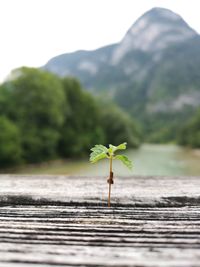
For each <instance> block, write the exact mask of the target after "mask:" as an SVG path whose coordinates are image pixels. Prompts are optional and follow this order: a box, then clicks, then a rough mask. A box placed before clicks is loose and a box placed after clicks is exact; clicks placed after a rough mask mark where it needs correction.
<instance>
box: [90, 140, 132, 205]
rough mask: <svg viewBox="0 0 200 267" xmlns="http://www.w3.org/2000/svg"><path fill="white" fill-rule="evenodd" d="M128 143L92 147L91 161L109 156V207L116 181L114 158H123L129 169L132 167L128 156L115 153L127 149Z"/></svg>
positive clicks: (94, 161)
mask: <svg viewBox="0 0 200 267" xmlns="http://www.w3.org/2000/svg"><path fill="white" fill-rule="evenodd" d="M126 144H127V143H122V144H120V145H118V146H113V145H109V148H107V147H105V146H103V145H95V146H94V147H93V148H91V151H92V153H91V154H90V162H91V163H96V162H97V161H99V160H101V159H104V158H107V159H109V162H110V175H109V178H108V180H107V182H108V184H109V190H108V207H110V195H111V185H112V184H113V183H114V181H113V178H114V173H113V167H112V164H113V160H114V159H118V160H121V162H122V163H123V164H124V165H125V166H126V167H128V168H129V169H131V168H132V162H131V161H130V160H129V159H128V157H127V156H124V155H115V153H116V151H117V150H124V149H126Z"/></svg>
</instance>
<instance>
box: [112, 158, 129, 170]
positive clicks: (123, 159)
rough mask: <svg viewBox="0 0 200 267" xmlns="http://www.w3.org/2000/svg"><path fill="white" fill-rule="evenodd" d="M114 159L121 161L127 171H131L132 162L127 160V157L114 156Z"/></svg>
mask: <svg viewBox="0 0 200 267" xmlns="http://www.w3.org/2000/svg"><path fill="white" fill-rule="evenodd" d="M115 159H119V160H121V161H122V162H123V163H124V165H125V166H126V167H128V168H129V169H132V162H131V161H130V160H129V159H128V157H127V156H124V155H117V156H115Z"/></svg>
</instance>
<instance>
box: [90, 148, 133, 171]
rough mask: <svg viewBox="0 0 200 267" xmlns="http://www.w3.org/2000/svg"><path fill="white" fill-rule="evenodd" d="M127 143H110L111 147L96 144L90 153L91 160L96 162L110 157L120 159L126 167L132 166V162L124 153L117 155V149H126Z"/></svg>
mask: <svg viewBox="0 0 200 267" xmlns="http://www.w3.org/2000/svg"><path fill="white" fill-rule="evenodd" d="M126 144H127V143H122V144H120V145H118V146H113V145H111V144H110V145H109V148H107V147H106V146H103V145H95V146H94V147H93V148H91V151H92V153H91V154H90V162H91V163H96V162H97V161H99V160H101V159H104V158H108V159H111V158H112V159H119V160H120V161H121V162H122V163H123V164H124V165H125V166H126V167H128V168H129V169H131V168H132V162H131V161H130V160H129V159H128V157H126V156H124V155H115V153H116V151H117V150H125V149H126Z"/></svg>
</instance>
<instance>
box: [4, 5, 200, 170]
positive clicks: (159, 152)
mask: <svg viewBox="0 0 200 267" xmlns="http://www.w3.org/2000/svg"><path fill="white" fill-rule="evenodd" d="M196 2H197V1H196ZM196 2H195V1H193V0H191V1H179V0H174V1H170V0H169V1H151V0H148V1H145V0H142V1H140V3H136V1H129V0H119V1H114V0H109V1H105V0H101V1H99V0H96V1H94V0H93V1H92V0H84V1H81V0H75V1H72V0H48V1H46V0H40V1H37V0H36V1H33V0H29V1H25V0H2V1H1V2H0V9H1V11H2V16H1V18H0V29H1V35H2V40H3V41H2V46H1V48H0V50H1V51H0V57H1V70H0V77H1V84H0V172H1V173H23V174H25V173H26V174H66V175H67V174H73V175H104V174H107V173H108V163H107V162H106V161H101V162H100V163H98V164H97V165H96V164H90V163H89V154H90V148H91V147H93V146H94V145H95V144H104V145H108V144H113V145H118V144H120V143H122V142H127V143H128V151H127V153H126V154H127V155H128V156H129V157H130V159H132V160H133V165H134V168H133V170H132V171H129V170H126V169H125V167H123V166H122V165H120V164H121V163H120V162H115V165H114V169H115V172H117V174H118V175H133V174H140V175H200V164H199V160H200V71H199V70H200V36H199V32H200V22H199V19H198V16H199V14H198V7H197V5H198V3H196Z"/></svg>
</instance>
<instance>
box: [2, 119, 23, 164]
mask: <svg viewBox="0 0 200 267" xmlns="http://www.w3.org/2000/svg"><path fill="white" fill-rule="evenodd" d="M21 157H22V150H21V138H20V132H19V129H18V128H17V126H16V125H15V124H14V123H12V122H11V121H10V120H9V119H7V118H6V117H2V116H1V117H0V167H8V166H10V165H15V164H17V163H19V162H20V161H21Z"/></svg>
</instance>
